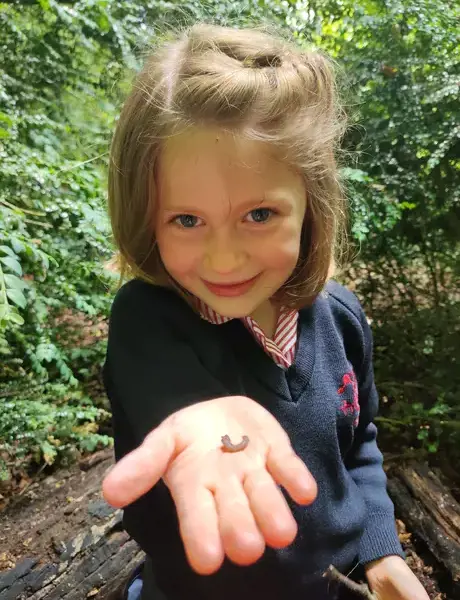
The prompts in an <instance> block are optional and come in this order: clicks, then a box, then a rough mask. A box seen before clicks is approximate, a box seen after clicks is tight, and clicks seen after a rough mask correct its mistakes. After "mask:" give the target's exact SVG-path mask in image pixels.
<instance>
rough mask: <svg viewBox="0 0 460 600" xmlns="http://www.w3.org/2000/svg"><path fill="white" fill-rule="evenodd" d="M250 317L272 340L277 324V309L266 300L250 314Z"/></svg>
mask: <svg viewBox="0 0 460 600" xmlns="http://www.w3.org/2000/svg"><path fill="white" fill-rule="evenodd" d="M251 317H252V318H253V319H254V321H255V322H256V323H257V325H258V326H259V327H260V328H261V329H262V331H263V332H264V333H265V335H266V336H267V337H268V338H271V339H272V338H273V336H274V335H275V331H276V325H277V323H278V317H279V308H278V307H277V306H275V305H274V304H272V302H270V300H266V301H265V302H263V303H262V304H261V305H260V306H258V307H257V308H256V310H255V311H254V312H253V313H252V314H251Z"/></svg>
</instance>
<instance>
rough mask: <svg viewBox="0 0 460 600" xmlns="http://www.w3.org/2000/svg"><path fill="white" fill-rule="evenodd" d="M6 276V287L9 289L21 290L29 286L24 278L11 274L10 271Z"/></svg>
mask: <svg viewBox="0 0 460 600" xmlns="http://www.w3.org/2000/svg"><path fill="white" fill-rule="evenodd" d="M4 278H5V284H6V287H7V288H9V289H12V290H20V291H21V290H25V289H27V288H28V287H29V286H28V285H27V283H26V282H25V281H24V280H23V279H20V278H19V277H16V275H10V274H9V273H5V275H4Z"/></svg>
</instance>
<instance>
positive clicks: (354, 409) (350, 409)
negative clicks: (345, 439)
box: [337, 371, 360, 427]
mask: <svg viewBox="0 0 460 600" xmlns="http://www.w3.org/2000/svg"><path fill="white" fill-rule="evenodd" d="M348 386H351V389H352V392H353V400H349V399H344V400H342V404H341V406H340V410H341V411H342V412H343V414H345V415H354V417H355V419H354V421H353V425H354V426H355V427H356V426H357V425H358V421H359V413H360V407H359V395H358V382H357V381H356V375H355V374H354V373H353V371H350V372H349V373H345V375H344V376H343V377H342V385H341V386H340V387H339V389H338V390H337V392H338V393H339V394H340V395H342V394H343V393H344V391H345V390H346V388H347V387H348Z"/></svg>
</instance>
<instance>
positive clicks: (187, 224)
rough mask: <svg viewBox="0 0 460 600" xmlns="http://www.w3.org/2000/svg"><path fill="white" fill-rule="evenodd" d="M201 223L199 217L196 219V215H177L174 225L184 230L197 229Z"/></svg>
mask: <svg viewBox="0 0 460 600" xmlns="http://www.w3.org/2000/svg"><path fill="white" fill-rule="evenodd" d="M199 221H200V219H199V217H195V216H194V215H177V217H174V219H173V222H174V223H176V224H177V225H180V226H181V227H184V229H192V228H193V227H196V226H197V225H198V224H199Z"/></svg>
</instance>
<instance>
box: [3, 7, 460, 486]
mask: <svg viewBox="0 0 460 600" xmlns="http://www.w3.org/2000/svg"><path fill="white" fill-rule="evenodd" d="M459 12H460V9H459V8H458V6H456V5H455V3H445V4H441V3H439V2H437V0H410V1H409V0H386V1H384V0H356V1H355V2H352V1H351V0H340V2H339V1H337V0H322V1H321V2H319V1H317V2H315V1H313V0H311V1H309V2H306V1H303V0H297V1H296V2H292V1H288V0H284V1H274V0H266V1H264V0H259V1H258V0H237V1H236V2H232V3H228V2H219V1H218V0H211V1H208V2H206V3H203V2H200V1H199V0H187V1H186V2H181V3H177V2H173V1H171V2H166V1H162V0H143V1H142V2H141V1H139V0H80V1H77V2H74V3H72V4H64V3H60V2H57V1H56V0H37V2H36V3H35V4H34V3H31V2H24V3H21V2H20V1H18V2H16V3H9V4H2V3H0V27H1V30H0V47H1V49H2V64H1V66H0V69H1V70H0V75H1V77H0V161H1V163H2V169H1V171H0V400H1V401H2V422H1V425H0V470H2V469H3V473H4V476H7V473H8V468H7V465H11V464H13V463H15V461H22V460H23V461H26V462H27V461H28V460H35V461H36V462H37V463H39V462H40V461H43V460H45V461H47V462H52V461H54V460H57V459H60V458H62V457H64V456H66V455H67V454H68V453H69V451H70V449H71V448H74V449H78V450H79V451H84V450H85V449H87V450H88V449H89V448H94V447H96V444H102V445H104V444H107V443H108V440H107V438H105V437H104V436H103V435H101V434H100V432H98V429H97V428H98V426H99V424H101V423H103V422H104V421H105V420H106V419H107V413H106V412H105V411H104V410H103V408H101V407H100V406H99V407H98V408H95V407H96V405H98V404H99V403H100V402H101V400H100V398H97V397H96V398H94V396H93V394H92V395H91V398H92V399H91V400H90V397H89V396H88V393H89V392H88V390H89V387H90V386H91V382H93V381H94V380H97V378H98V376H99V371H100V367H101V364H102V361H103V357H104V351H105V331H106V330H105V320H106V316H107V313H108V309H109V306H110V301H111V298H112V290H111V285H112V283H113V276H112V275H111V274H110V272H109V271H107V270H105V269H104V266H103V265H104V264H105V262H106V261H107V259H108V258H109V257H110V255H111V251H112V248H111V240H110V235H109V227H108V222H107V217H106V212H105V196H106V187H105V179H106V169H107V156H108V146H109V142H110V136H111V133H112V131H113V128H114V125H115V122H116V118H117V113H118V110H119V107H120V104H121V102H122V99H123V97H124V95H125V93H126V90H127V89H128V88H129V81H130V78H131V76H132V74H133V73H134V72H135V71H136V70H137V69H138V68H139V66H140V64H141V62H142V59H143V55H144V54H145V52H146V51H148V48H149V44H150V42H151V41H152V38H157V37H158V36H162V35H163V34H164V33H165V32H166V31H167V29H168V26H169V25H170V24H173V25H176V26H177V25H179V26H182V25H186V24H188V23H190V22H193V21H195V20H197V19H201V20H208V21H214V22H218V23H222V24H227V25H232V26H235V25H241V24H246V23H254V22H262V23H265V22H267V23H270V24H274V25H275V26H276V28H278V29H281V30H282V31H284V32H286V34H287V35H290V36H292V37H294V38H295V39H297V41H298V42H299V43H300V44H310V43H312V42H313V43H314V44H317V45H319V46H320V47H322V48H324V49H325V50H326V51H328V52H329V53H330V54H331V55H332V56H333V57H334V58H335V60H336V61H337V65H338V67H339V71H340V73H341V81H340V85H341V86H342V84H346V85H345V86H344V93H345V99H346V105H347V109H348V112H349V114H350V118H351V122H352V127H351V128H350V130H349V133H348V134H347V136H346V138H345V139H344V144H343V151H344V161H343V169H342V175H343V177H344V179H345V181H346V182H347V184H348V195H349V198H350V203H351V207H352V223H351V230H352V239H353V241H354V242H355V245H356V249H359V255H358V259H357V260H355V261H354V263H353V269H348V271H347V272H346V278H347V281H348V282H352V283H353V282H354V285H355V286H356V290H357V292H358V294H359V295H360V296H361V298H362V299H363V301H364V304H365V305H366V308H367V309H368V312H369V314H371V316H372V318H373V323H374V332H375V338H376V372H377V376H378V378H379V382H381V384H382V385H381V386H380V388H381V390H382V393H383V395H384V396H385V397H388V398H389V400H388V402H387V403H385V406H384V409H385V410H384V416H383V419H384V423H385V424H386V425H387V426H388V431H391V430H392V429H391V428H395V427H397V428H402V427H403V425H402V424H404V435H405V439H407V441H408V443H416V444H417V443H418V444H422V445H424V446H425V447H427V448H429V449H431V450H433V449H436V448H437V447H438V444H439V443H440V442H441V443H442V444H444V445H445V447H448V445H449V444H452V446H453V445H454V444H458V440H459V439H460V435H459V432H458V430H455V429H454V428H453V427H450V429H449V430H448V434H446V424H445V423H446V421H447V419H444V418H443V417H444V416H445V415H447V416H448V417H449V419H450V420H452V421H454V420H458V415H459V412H460V407H459V402H458V399H456V394H455V389H456V387H457V388H458V377H456V376H455V372H456V371H458V367H457V368H456V364H455V362H454V358H455V357H456V356H457V357H458V350H459V344H458V337H456V336H457V335H458V330H457V331H455V328H454V327H453V326H452V323H455V322H458V315H459V309H458V300H459V299H458V294H457V296H456V295H455V290H456V289H458V283H459V272H460V269H459V265H460V262H459V245H458V242H459V239H458V231H459V217H460V211H459V190H460V185H459V184H460V182H459V173H460V158H459V155H460V152H459V150H460V142H459V132H460V129H459V126H458V123H459V122H460V119H459V110H460V108H459V104H458V91H459V82H460V72H459V71H460V68H459V65H460V60H459V53H460V50H459V47H458V43H457V34H456V22H458V17H459V16H460V14H459ZM429 340H432V342H430V341H429ZM427 344H428V345H427ZM430 344H431V346H430ZM430 347H431V348H432V349H433V351H432V353H431V354H430V353H427V352H428V350H427V348H430ZM388 382H390V383H388ZM408 382H412V384H414V383H416V384H417V386H418V387H417V386H416V385H410V384H408ZM414 390H416V393H414ZM96 396H97V394H96ZM412 400H414V401H413V402H412ZM65 407H67V408H65ZM442 421H444V422H442ZM427 425H428V426H429V427H430V429H429V430H427V429H426V427H427ZM75 428H77V429H75ZM398 431H399V429H398ZM427 431H428V434H427V433H426V432H427ZM450 433H456V435H457V437H455V436H452V435H450ZM417 438H419V439H418V440H417ZM2 461H3V462H2Z"/></svg>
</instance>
